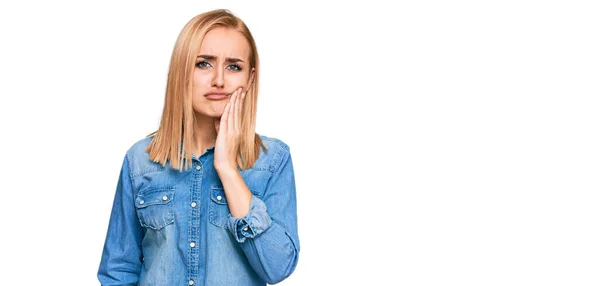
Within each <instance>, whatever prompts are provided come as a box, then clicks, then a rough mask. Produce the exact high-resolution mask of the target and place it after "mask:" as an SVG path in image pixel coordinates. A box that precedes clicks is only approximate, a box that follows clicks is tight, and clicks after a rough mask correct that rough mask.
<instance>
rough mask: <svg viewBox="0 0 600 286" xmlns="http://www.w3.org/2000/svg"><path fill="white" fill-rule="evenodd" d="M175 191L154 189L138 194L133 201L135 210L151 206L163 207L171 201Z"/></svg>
mask: <svg viewBox="0 0 600 286" xmlns="http://www.w3.org/2000/svg"><path fill="white" fill-rule="evenodd" d="M174 194H175V189H172V188H154V189H148V190H144V191H143V192H139V193H138V195H137V198H136V199H135V206H136V207H137V208H145V207H147V206H152V205H164V204H167V203H169V202H171V201H172V200H173V195H174Z"/></svg>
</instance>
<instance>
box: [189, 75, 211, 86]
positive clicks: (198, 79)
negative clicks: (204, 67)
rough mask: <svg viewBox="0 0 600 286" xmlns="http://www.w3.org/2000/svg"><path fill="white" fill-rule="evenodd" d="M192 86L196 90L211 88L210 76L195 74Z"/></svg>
mask: <svg viewBox="0 0 600 286" xmlns="http://www.w3.org/2000/svg"><path fill="white" fill-rule="evenodd" d="M192 84H193V88H194V89H207V88H210V76H208V75H203V74H201V73H194V79H193V81H192Z"/></svg>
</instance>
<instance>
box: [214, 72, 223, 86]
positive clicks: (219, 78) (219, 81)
mask: <svg viewBox="0 0 600 286" xmlns="http://www.w3.org/2000/svg"><path fill="white" fill-rule="evenodd" d="M223 73H224V72H223V70H222V69H219V68H216V69H213V74H212V86H213V87H218V88H222V87H223V85H224V79H223Z"/></svg>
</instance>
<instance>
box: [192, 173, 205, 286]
mask: <svg viewBox="0 0 600 286" xmlns="http://www.w3.org/2000/svg"><path fill="white" fill-rule="evenodd" d="M200 169H202V166H200V165H198V166H196V170H200ZM190 281H192V282H190V283H194V281H193V280H190ZM190 285H192V284H190Z"/></svg>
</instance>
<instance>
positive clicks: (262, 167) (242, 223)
mask: <svg viewBox="0 0 600 286" xmlns="http://www.w3.org/2000/svg"><path fill="white" fill-rule="evenodd" d="M259 136H260V137H261V139H262V140H263V143H264V144H265V146H266V147H267V149H268V151H267V152H266V153H265V152H263V149H262V148H260V156H259V158H258V159H257V160H256V162H255V163H254V166H253V168H250V169H247V170H241V169H240V168H239V167H238V171H239V172H240V174H241V175H242V177H243V179H244V182H245V183H246V185H247V186H248V188H249V189H250V191H251V193H252V199H251V203H250V211H249V212H248V213H247V214H246V215H245V216H244V217H243V218H236V217H233V216H231V214H230V213H229V207H228V205H227V198H226V196H225V191H224V189H223V184H222V183H221V180H220V179H219V176H218V175H217V173H216V171H215V169H214V164H213V159H214V152H213V151H214V146H212V147H210V148H207V149H206V151H205V152H204V153H203V154H202V155H200V156H199V157H196V155H195V154H194V156H193V166H192V168H189V169H188V170H187V171H183V172H179V171H178V170H176V169H173V168H171V167H170V165H169V164H167V165H166V166H165V167H162V165H161V164H160V163H155V162H152V161H151V160H150V159H149V157H148V153H146V152H145V151H144V149H145V148H146V146H147V145H148V143H150V140H151V139H152V137H147V138H144V139H141V140H139V141H138V142H136V143H135V144H133V146H131V148H129V150H127V152H126V154H125V157H124V159H123V165H122V167H121V172H120V175H119V179H118V183H117V187H116V193H115V196H114V202H113V204H112V210H111V214H110V220H109V224H108V231H107V234H106V240H105V243H104V247H103V251H102V257H101V261H100V267H99V269H98V273H97V275H98V279H99V281H100V283H101V284H102V285H210V286H212V285H266V283H269V284H275V283H278V282H279V281H281V280H283V279H285V278H286V277H288V276H289V275H291V274H292V272H293V271H294V269H295V268H296V265H297V263H298V253H299V251H300V242H299V239H298V231H297V218H296V186H295V181H294V169H293V166H292V158H291V155H290V149H289V147H288V145H287V144H286V143H284V142H283V141H281V140H279V139H277V138H273V137H267V136H264V135H259Z"/></svg>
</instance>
